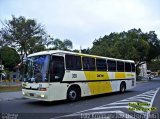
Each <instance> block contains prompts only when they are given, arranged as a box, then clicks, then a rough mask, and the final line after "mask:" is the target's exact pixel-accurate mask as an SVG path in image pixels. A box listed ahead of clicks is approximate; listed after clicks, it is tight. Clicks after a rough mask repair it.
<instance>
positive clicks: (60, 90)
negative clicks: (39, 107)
mask: <svg viewBox="0 0 160 119" xmlns="http://www.w3.org/2000/svg"><path fill="white" fill-rule="evenodd" d="M49 85H50V86H49V100H51V101H55V100H64V99H66V94H67V89H68V87H67V84H66V83H60V82H54V83H50V84H49Z"/></svg>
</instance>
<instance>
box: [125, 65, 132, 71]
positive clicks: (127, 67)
mask: <svg viewBox="0 0 160 119" xmlns="http://www.w3.org/2000/svg"><path fill="white" fill-rule="evenodd" d="M125 72H131V64H130V63H125Z"/></svg>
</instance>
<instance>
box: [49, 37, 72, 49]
mask: <svg viewBox="0 0 160 119" xmlns="http://www.w3.org/2000/svg"><path fill="white" fill-rule="evenodd" d="M48 45H53V48H52V49H55V50H71V49H72V47H73V45H72V41H71V40H69V39H65V40H63V41H61V40H60V39H53V38H52V39H51V40H50V41H49V42H48Z"/></svg>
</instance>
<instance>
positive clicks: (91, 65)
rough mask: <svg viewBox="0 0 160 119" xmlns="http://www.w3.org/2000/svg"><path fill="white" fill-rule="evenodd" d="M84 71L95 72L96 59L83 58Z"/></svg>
mask: <svg viewBox="0 0 160 119" xmlns="http://www.w3.org/2000/svg"><path fill="white" fill-rule="evenodd" d="M82 60H83V70H89V71H95V59H94V58H90V57H83V58H82Z"/></svg>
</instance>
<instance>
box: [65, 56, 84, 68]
mask: <svg viewBox="0 0 160 119" xmlns="http://www.w3.org/2000/svg"><path fill="white" fill-rule="evenodd" d="M65 61H66V69H67V70H81V69H82V65H81V57H80V56H74V55H66V56H65Z"/></svg>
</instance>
